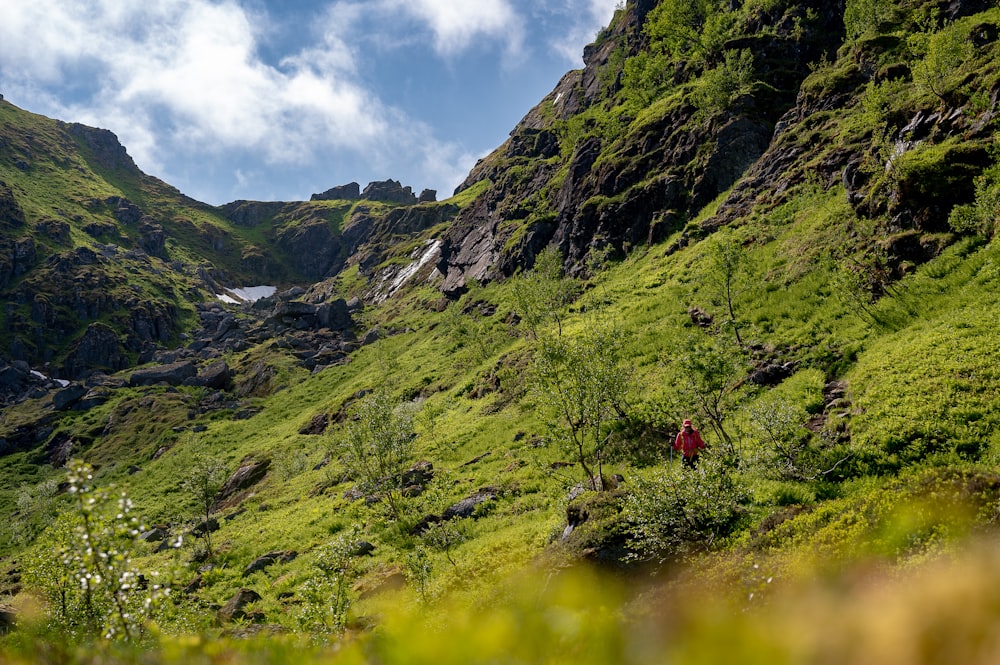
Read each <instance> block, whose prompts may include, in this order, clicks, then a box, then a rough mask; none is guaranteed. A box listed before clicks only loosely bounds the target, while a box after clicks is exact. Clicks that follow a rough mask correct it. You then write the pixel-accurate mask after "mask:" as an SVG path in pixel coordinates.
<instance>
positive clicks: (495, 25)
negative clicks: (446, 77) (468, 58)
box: [382, 0, 524, 56]
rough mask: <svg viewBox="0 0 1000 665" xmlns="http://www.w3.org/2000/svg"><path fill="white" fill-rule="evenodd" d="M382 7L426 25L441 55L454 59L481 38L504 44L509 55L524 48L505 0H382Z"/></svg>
mask: <svg viewBox="0 0 1000 665" xmlns="http://www.w3.org/2000/svg"><path fill="white" fill-rule="evenodd" d="M382 4H383V7H384V8H385V9H388V10H389V11H390V12H403V13H405V14H408V15H410V16H412V17H415V18H417V19H419V20H421V21H424V22H425V23H427V25H428V26H429V27H430V29H431V31H432V32H433V33H434V38H435V39H434V48H435V50H436V51H437V52H438V53H439V54H441V55H447V56H453V55H455V54H457V53H459V52H461V51H464V50H466V49H468V48H469V47H470V46H472V45H473V44H474V43H476V40H477V39H479V38H481V37H486V38H489V39H495V40H499V41H502V42H504V43H505V44H506V46H507V50H508V52H515V51H517V50H519V49H520V48H521V46H522V44H523V39H524V25H523V22H522V19H521V17H520V15H519V14H518V13H517V11H515V10H514V8H513V7H512V6H511V5H510V3H509V2H508V1H507V0H475V2H470V1H469V0H383V2H382Z"/></svg>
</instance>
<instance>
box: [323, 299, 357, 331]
mask: <svg viewBox="0 0 1000 665" xmlns="http://www.w3.org/2000/svg"><path fill="white" fill-rule="evenodd" d="M316 322H317V323H318V324H319V327H320V328H329V329H330V330H350V329H351V328H353V327H354V319H352V318H351V312H350V308H349V307H348V304H347V301H346V300H344V299H343V298H338V299H336V300H331V301H330V302H325V303H323V304H322V305H317V306H316Z"/></svg>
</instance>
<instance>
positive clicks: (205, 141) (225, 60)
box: [0, 0, 620, 205]
mask: <svg viewBox="0 0 1000 665" xmlns="http://www.w3.org/2000/svg"><path fill="white" fill-rule="evenodd" d="M619 1H620V0H332V1H327V2H322V1H318V0H284V1H281V0H153V1H150V0H2V1H0V94H2V95H3V96H4V98H5V99H6V100H7V101H9V102H10V103H12V104H15V105H17V106H19V107H21V108H23V109H26V110H28V111H32V112H34V113H39V114H42V115H46V116H49V117H53V118H58V119H60V120H64V121H67V122H81V123H84V124H87V125H91V126H95V127H102V128H105V129H110V130H111V131H113V132H114V133H115V134H117V136H118V138H119V140H120V141H121V142H122V144H123V145H125V147H126V148H127V150H128V152H129V154H130V155H131V156H132V158H133V159H134V160H135V162H136V164H137V165H138V166H139V168H141V169H142V170H143V171H145V172H146V173H149V174H150V175H154V176H156V177H158V178H160V179H162V180H164V181H166V182H168V183H170V184H171V185H174V186H175V187H178V188H179V189H180V190H181V191H182V192H184V193H185V194H187V195H188V196H191V197H193V198H195V199H198V200H200V201H204V202H206V203H211V204H214V205H219V204H222V203H226V202H229V201H234V200H238V199H251V200H265V201H266V200H285V201H287V200H305V199H308V198H309V196H310V195H311V194H313V193H317V192H322V191H325V190H327V189H329V188H331V187H333V186H335V185H341V184H346V183H349V182H352V181H355V182H358V183H360V185H361V187H362V188H363V187H364V186H365V185H366V184H367V183H369V182H371V181H375V180H386V179H390V178H391V179H393V180H399V181H400V182H401V183H402V184H403V185H409V186H410V187H412V188H413V190H414V192H415V193H420V192H421V191H422V190H423V189H425V188H427V189H434V190H437V192H438V199H439V200H440V199H444V198H447V197H448V196H450V195H451V193H452V191H453V190H454V188H455V187H456V186H457V185H458V184H459V183H460V182H461V181H462V180H464V178H465V176H466V175H467V174H468V172H469V170H470V169H471V168H472V166H473V165H474V164H475V162H476V160H477V159H479V158H481V157H483V156H485V155H487V154H488V153H489V152H491V151H492V150H493V149H494V148H496V147H497V146H499V145H500V144H501V143H503V141H504V140H506V138H507V136H508V134H509V132H510V131H511V130H512V129H513V128H514V126H515V125H516V124H517V122H518V121H519V120H520V119H521V118H522V117H523V116H524V115H525V114H526V113H527V112H528V111H529V110H530V109H531V108H532V107H533V106H534V105H535V104H537V103H538V102H539V101H541V100H542V98H543V97H544V96H545V95H547V94H548V93H549V92H551V90H552V89H553V88H554V87H555V85H556V84H557V83H558V82H559V79H560V78H561V77H562V75H563V74H565V73H566V72H567V71H569V70H571V69H577V68H580V67H582V65H583V62H582V54H583V48H584V46H585V45H586V44H588V43H589V42H591V41H593V39H594V36H595V35H596V34H597V32H598V30H600V28H602V27H603V26H605V25H607V24H608V23H609V22H610V20H611V17H612V15H613V13H614V9H615V7H616V5H618V4H619Z"/></svg>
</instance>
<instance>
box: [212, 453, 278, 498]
mask: <svg viewBox="0 0 1000 665" xmlns="http://www.w3.org/2000/svg"><path fill="white" fill-rule="evenodd" d="M270 466H271V460H269V459H264V460H261V461H259V462H258V461H245V462H243V463H242V464H240V467H239V468H238V469H236V471H234V472H233V475H231V476H230V477H229V479H228V480H227V481H226V482H225V484H223V486H222V489H220V490H219V498H218V499H217V500H216V502H215V505H216V507H219V506H221V505H223V504H224V503H225V502H226V501H227V500H228V499H230V498H232V497H233V496H234V495H236V494H237V493H239V492H241V491H243V490H245V489H247V488H250V487H253V486H254V485H256V484H257V483H259V482H260V481H261V480H263V478H264V476H266V475H267V470H268V468H269V467H270Z"/></svg>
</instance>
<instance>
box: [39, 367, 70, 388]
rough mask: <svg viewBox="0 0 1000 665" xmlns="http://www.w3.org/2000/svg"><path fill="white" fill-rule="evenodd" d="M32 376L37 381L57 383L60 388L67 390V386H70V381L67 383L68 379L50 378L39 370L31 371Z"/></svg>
mask: <svg viewBox="0 0 1000 665" xmlns="http://www.w3.org/2000/svg"><path fill="white" fill-rule="evenodd" d="M31 376H33V377H35V378H36V379H41V380H42V381H55V382H56V384H57V385H58V386H59V387H60V388H65V387H66V386H68V385H69V381H67V380H66V379H53V378H50V377H48V376H45V375H44V374H42V373H41V372H39V371H38V370H37V369H33V370H31Z"/></svg>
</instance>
